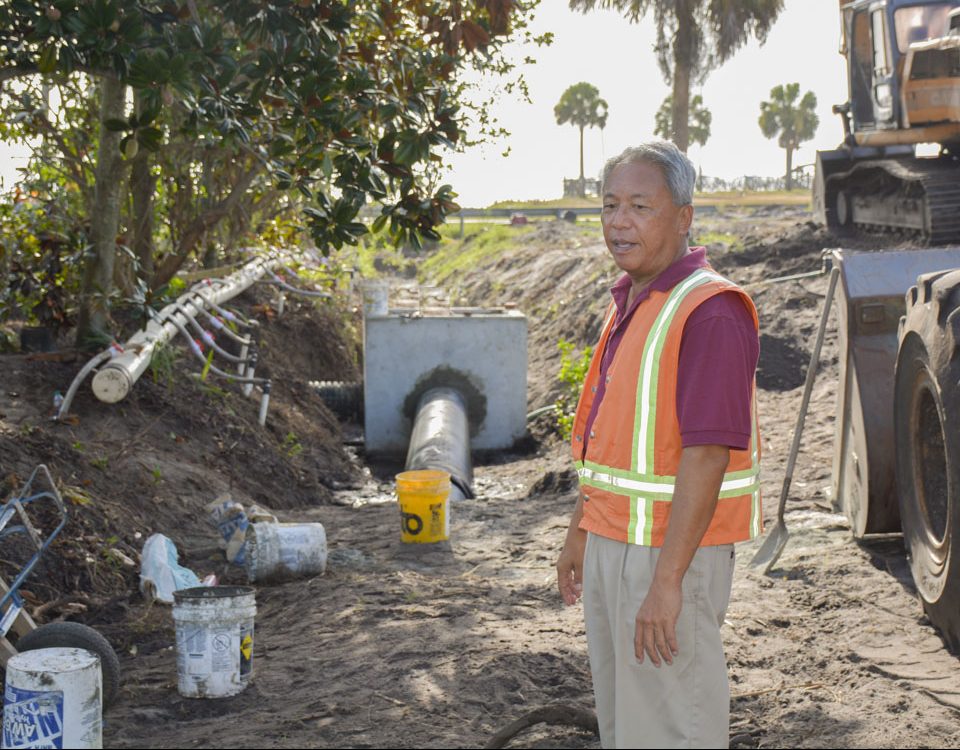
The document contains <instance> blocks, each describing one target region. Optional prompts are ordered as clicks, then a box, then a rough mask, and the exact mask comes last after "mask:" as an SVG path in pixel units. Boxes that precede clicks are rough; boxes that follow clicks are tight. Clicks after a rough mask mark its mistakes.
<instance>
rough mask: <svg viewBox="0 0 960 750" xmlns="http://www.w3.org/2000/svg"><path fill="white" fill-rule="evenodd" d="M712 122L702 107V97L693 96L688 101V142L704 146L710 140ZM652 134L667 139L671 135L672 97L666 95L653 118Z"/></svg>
mask: <svg viewBox="0 0 960 750" xmlns="http://www.w3.org/2000/svg"><path fill="white" fill-rule="evenodd" d="M711 122H713V115H712V114H710V110H709V109H707V108H706V107H704V106H703V97H702V96H700V94H697V95H695V96H694V97H693V98H692V99H691V100H690V115H689V122H688V123H687V129H688V133H689V142H690V143H698V144H700V145H701V146H703V145H706V143H707V140H708V139H709V138H710V123H711ZM654 124H655V126H654V129H653V134H654V135H659V136H660V137H661V138H666V139H669V138H670V136H671V135H672V134H673V97H672V96H670V95H669V94H667V97H666V99H664V100H663V104H661V105H660V109H658V110H657V114H656V115H655V117H654Z"/></svg>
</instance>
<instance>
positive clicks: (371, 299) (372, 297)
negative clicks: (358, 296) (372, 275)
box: [360, 279, 390, 317]
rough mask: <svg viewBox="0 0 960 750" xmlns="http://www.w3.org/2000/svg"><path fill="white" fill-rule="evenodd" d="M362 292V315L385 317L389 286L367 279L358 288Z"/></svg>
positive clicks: (382, 282) (384, 282)
mask: <svg viewBox="0 0 960 750" xmlns="http://www.w3.org/2000/svg"><path fill="white" fill-rule="evenodd" d="M360 288H361V290H362V291H363V314H364V316H367V317H369V316H371V315H386V314H387V312H388V304H387V303H388V300H389V296H390V284H389V282H387V281H382V280H379V279H368V280H367V281H364V282H363V284H361V286H360Z"/></svg>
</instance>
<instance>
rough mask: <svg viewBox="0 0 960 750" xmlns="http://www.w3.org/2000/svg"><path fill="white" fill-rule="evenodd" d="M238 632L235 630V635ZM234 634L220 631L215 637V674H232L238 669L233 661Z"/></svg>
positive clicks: (213, 664) (213, 660)
mask: <svg viewBox="0 0 960 750" xmlns="http://www.w3.org/2000/svg"><path fill="white" fill-rule="evenodd" d="M235 632H236V631H235V630H234V631H233V633H235ZM233 633H231V632H230V631H228V630H220V631H217V632H216V633H214V635H213V654H212V658H211V662H210V663H211V666H212V669H213V671H214V672H227V673H232V672H233V671H234V670H235V669H236V667H235V666H234V664H235V662H234V661H233V658H234V657H233V648H231V646H233V643H234V640H233Z"/></svg>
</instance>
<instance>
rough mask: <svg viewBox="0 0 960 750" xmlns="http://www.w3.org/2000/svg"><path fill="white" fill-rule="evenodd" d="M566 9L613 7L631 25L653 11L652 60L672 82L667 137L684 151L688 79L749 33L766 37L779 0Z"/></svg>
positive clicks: (589, 2) (617, 2)
mask: <svg viewBox="0 0 960 750" xmlns="http://www.w3.org/2000/svg"><path fill="white" fill-rule="evenodd" d="M570 7H571V8H572V9H573V10H579V11H581V12H584V13H586V12H587V11H590V10H593V9H594V8H613V9H614V10H618V11H620V12H621V13H625V14H626V15H627V17H628V18H629V19H630V20H631V21H632V22H634V23H637V22H638V21H640V19H641V18H643V17H644V16H646V15H647V13H649V12H650V11H652V12H653V18H654V22H655V23H656V25H657V43H656V45H655V46H654V50H655V51H656V53H657V62H659V64H660V70H661V72H662V73H663V77H664V80H666V81H667V83H671V82H672V84H673V117H672V118H671V122H672V124H673V138H672V140H673V142H674V143H675V144H676V145H677V148H679V149H680V150H681V151H684V152H686V150H687V146H688V145H689V143H690V135H689V132H690V131H689V123H690V118H689V116H688V114H687V112H688V109H689V104H690V84H691V82H692V81H700V82H702V81H703V80H704V79H705V78H706V77H707V75H708V74H709V72H710V71H711V70H713V69H714V68H715V67H717V66H718V65H722V64H723V63H725V62H726V61H727V60H728V59H730V58H731V57H732V56H733V53H734V52H736V51H737V50H738V49H740V47H742V46H743V45H744V44H745V43H746V41H747V40H748V39H749V38H750V37H751V36H755V37H756V38H757V39H758V40H760V42H761V43H762V42H764V41H766V38H767V33H768V32H769V31H770V28H771V27H772V26H773V22H774V21H776V20H777V16H778V15H779V13H780V11H781V10H783V0H570Z"/></svg>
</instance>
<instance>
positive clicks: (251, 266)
mask: <svg viewBox="0 0 960 750" xmlns="http://www.w3.org/2000/svg"><path fill="white" fill-rule="evenodd" d="M279 263H280V259H279V258H257V259H256V260H253V261H251V262H250V263H247V264H246V265H245V266H244V267H243V268H241V269H240V270H239V271H237V272H236V273H234V274H231V275H230V276H227V277H225V278H223V279H220V280H218V283H217V284H216V285H213V284H209V285H207V286H204V287H200V288H194V289H192V290H191V291H190V292H188V293H187V294H185V295H183V296H184V297H187V296H189V297H192V298H193V299H190V300H187V301H184V302H179V301H178V302H175V303H172V304H170V305H167V306H166V307H165V308H163V310H161V311H160V312H159V314H158V315H157V316H156V317H155V319H153V320H151V321H149V322H148V323H147V325H146V328H145V329H144V330H141V331H137V332H136V333H135V334H134V335H133V336H132V337H131V338H130V340H129V341H127V343H126V344H125V345H124V347H123V354H120V355H118V356H116V357H114V358H113V359H112V360H111V361H110V362H109V363H108V364H107V365H105V366H104V367H102V368H101V369H100V371H99V372H98V373H97V374H96V375H94V376H93V384H92V385H93V394H94V395H95V396H96V397H97V398H98V399H100V400H101V401H104V402H106V403H108V404H114V403H116V402H118V401H122V400H123V399H124V398H126V397H127V394H129V393H130V390H131V389H132V388H133V384H134V383H136V382H137V380H138V379H139V377H140V376H141V375H142V374H143V373H144V371H145V370H146V369H147V366H148V365H149V364H150V358H151V357H152V356H153V352H154V349H156V347H157V345H158V344H163V343H166V342H167V341H169V340H170V339H171V338H173V337H174V336H175V335H176V334H177V333H178V332H179V330H178V327H177V324H176V323H175V322H174V321H176V322H177V323H180V324H181V325H183V324H184V323H185V322H186V321H187V318H188V317H193V316H195V315H196V314H197V313H198V312H200V310H202V309H203V307H204V306H205V305H219V304H220V303H221V302H226V301H227V300H229V299H232V298H233V297H236V296H237V295H238V294H240V293H241V292H243V291H244V290H245V289H247V288H248V287H249V286H251V285H252V284H253V283H254V282H256V281H258V280H259V279H260V277H261V276H263V275H264V273H266V272H267V271H269V270H270V269H272V268H273V267H274V266H276V265H278V264H279ZM198 297H199V298H201V299H202V304H201V302H200V300H197V298H198Z"/></svg>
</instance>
